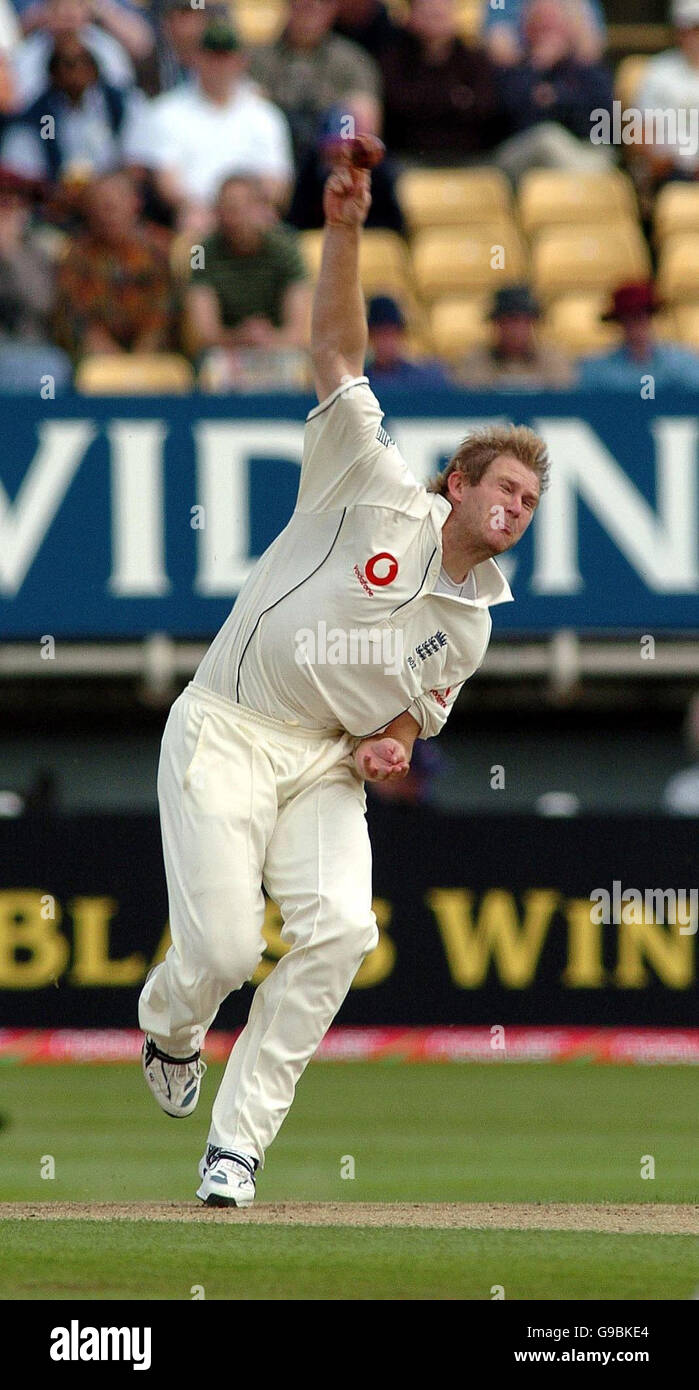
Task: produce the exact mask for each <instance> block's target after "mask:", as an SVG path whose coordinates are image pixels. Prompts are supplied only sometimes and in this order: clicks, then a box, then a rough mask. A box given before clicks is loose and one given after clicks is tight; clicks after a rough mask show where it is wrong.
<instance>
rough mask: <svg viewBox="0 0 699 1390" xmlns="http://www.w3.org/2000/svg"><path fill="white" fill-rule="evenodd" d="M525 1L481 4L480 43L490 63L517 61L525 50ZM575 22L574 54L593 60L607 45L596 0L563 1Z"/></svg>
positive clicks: (604, 23)
mask: <svg viewBox="0 0 699 1390" xmlns="http://www.w3.org/2000/svg"><path fill="white" fill-rule="evenodd" d="M528 3H529V0H507V6H506V7H505V6H504V5H503V6H501V7H499V8H496V7H493V6H492V5H489V4H487V3H486V4H484V6H483V42H484V43H485V46H486V49H487V52H488V53H489V54H490V57H491V58H492V60H493V62H494V63H497V64H499V66H501V67H510V66H511V65H512V64H513V63H520V62H521V61H522V59H523V57H524V49H525V44H526V40H525V17H526V12H527V5H528ZM567 4H568V5H569V8H570V11H571V16H572V19H573V21H574V23H575V25H576V43H575V56H576V57H577V58H578V59H579V60H580V62H581V63H596V62H598V61H599V59H600V58H601V57H602V54H603V53H604V50H605V48H606V45H607V28H606V20H605V17H604V11H603V9H602V6H601V3H600V0H567Z"/></svg>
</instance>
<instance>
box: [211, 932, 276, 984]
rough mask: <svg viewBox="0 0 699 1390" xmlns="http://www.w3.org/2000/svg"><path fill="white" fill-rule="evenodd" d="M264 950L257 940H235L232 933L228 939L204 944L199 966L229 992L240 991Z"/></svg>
mask: <svg viewBox="0 0 699 1390" xmlns="http://www.w3.org/2000/svg"><path fill="white" fill-rule="evenodd" d="M263 950H264V943H263V942H262V941H260V940H259V939H257V940H251V939H248V940H242V941H240V940H237V941H236V939H235V936H234V933H233V931H231V937H230V939H227V938H218V939H216V940H209V941H207V942H206V943H205V947H204V957H203V960H202V961H201V965H202V967H203V969H204V971H205V972H206V974H207V975H210V976H211V977H213V978H214V979H216V980H220V981H221V983H222V984H226V985H227V986H228V988H229V989H230V990H234V989H240V987H241V985H244V984H245V982H246V980H249V979H250V977H251V976H252V975H254V973H255V971H256V969H257V967H258V965H259V963H260V960H261V959H262V953H263Z"/></svg>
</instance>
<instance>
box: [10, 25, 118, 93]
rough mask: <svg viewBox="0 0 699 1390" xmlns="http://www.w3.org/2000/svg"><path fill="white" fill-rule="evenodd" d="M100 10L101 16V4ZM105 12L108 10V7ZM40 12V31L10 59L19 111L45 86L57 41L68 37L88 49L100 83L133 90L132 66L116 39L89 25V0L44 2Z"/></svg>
mask: <svg viewBox="0 0 699 1390" xmlns="http://www.w3.org/2000/svg"><path fill="white" fill-rule="evenodd" d="M99 9H100V14H101V13H102V9H103V5H102V0H100V6H99ZM104 9H105V11H107V10H108V3H107V4H105V5H104ZM42 10H43V19H42V22H41V27H40V28H39V29H37V30H36V31H35V32H34V33H32V34H30V35H29V37H28V38H26V39H25V40H24V42H23V43H21V44H19V46H18V47H17V48H16V49H15V51H14V53H13V55H12V62H13V71H14V81H15V87H16V97H17V109H18V110H23V109H24V108H25V107H27V106H31V105H32V103H33V102H35V101H36V99H37V97H39V96H40V95H41V93H42V92H43V91H44V90H45V88H46V87H47V86H48V80H49V62H50V59H51V55H52V53H53V51H54V47H55V43H56V40H62V39H64V38H67V37H70V38H73V39H80V41H81V42H82V43H83V44H84V46H85V47H86V48H87V49H89V51H90V53H91V54H92V56H93V58H94V59H95V62H96V63H97V67H98V70H99V75H100V78H101V79H102V81H103V82H105V83H107V84H108V85H109V86H110V87H117V88H119V89H120V90H123V89H124V88H127V87H131V86H133V83H134V80H135V73H134V67H133V63H132V62H131V59H130V57H129V55H128V53H127V51H126V49H125V48H124V46H123V44H122V43H120V42H119V40H118V39H116V38H115V37H114V36H113V35H112V34H107V33H105V31H104V29H102V28H100V27H99V26H98V25H97V24H94V23H92V22H91V20H92V17H93V12H94V11H93V5H92V3H91V0H45V3H44V5H43V6H42Z"/></svg>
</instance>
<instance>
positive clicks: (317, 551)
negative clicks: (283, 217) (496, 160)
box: [139, 166, 548, 1206]
mask: <svg viewBox="0 0 699 1390" xmlns="http://www.w3.org/2000/svg"><path fill="white" fill-rule="evenodd" d="M370 201H371V196H370V178H369V174H368V173H366V172H365V171H360V170H356V169H353V168H350V167H349V166H347V167H345V166H340V167H338V168H337V169H336V171H335V172H334V173H333V174H332V175H331V177H330V179H329V180H328V184H327V187H326V191H325V214H326V231H325V241H324V250H323V260H322V267H321V272H320V277H319V281H318V285H317V289H316V296H315V303H314V313H313V327H312V356H313V366H314V373H315V383H316V390H317V394H318V399H319V402H320V404H319V405H318V406H317V407H316V408H315V409H314V410H312V411H311V413H310V415H309V417H308V421H307V425H306V434H305V440H304V451H303V461H302V466H301V478H300V485H299V492H298V498H297V502H296V508H295V510H294V513H293V516H292V518H291V521H290V522H289V524H288V526H286V527H285V529H284V531H282V533H281V535H279V536H278V537H277V539H276V540H275V541H274V542H273V544H272V545H271V546H270V547H269V549H268V550H267V551H266V553H265V554H264V555H263V556H262V558H261V559H260V560H259V562H258V564H257V566H256V567H255V569H254V571H253V573H252V575H251V576H250V578H249V579H248V581H247V583H246V584H245V586H244V588H243V590H242V592H241V594H240V596H239V598H238V600H237V602H236V604H235V607H234V608H233V611H232V613H231V615H230V617H229V618H228V620H227V622H226V623H225V624H224V626H223V627H222V629H221V631H220V632H219V634H218V636H217V637H216V638H215V640H214V642H213V643H212V646H211V647H210V649H209V651H208V653H207V654H206V656H205V657H204V660H203V661H202V663H201V665H200V666H199V669H198V670H197V672H196V675H195V678H194V681H193V682H192V683H191V684H190V686H189V687H188V688H187V690H186V691H185V692H184V693H183V694H182V695H181V696H180V697H179V699H178V700H177V701H176V702H175V704H174V705H173V708H172V710H171V712H170V716H169V719H168V723H167V727H166V730H165V735H164V738H163V747H162V756H161V762H160V769H159V777H158V795H159V802H160V811H161V823H162V832H163V848H164V857H165V866H166V873H167V881H168V894H169V902H170V925H171V930H172V946H171V948H170V950H169V951H168V953H167V956H166V959H165V961H164V962H163V963H162V964H161V965H158V966H157V967H156V968H155V970H154V971H153V972H152V973H151V974H150V976H149V978H148V980H147V981H146V984H145V987H144V989H143V993H142V995H141V1001H140V1008H139V1019H140V1024H141V1027H142V1028H143V1030H144V1032H145V1033H146V1039H145V1042H144V1051H143V1067H144V1072H145V1076H146V1080H147V1082H148V1085H149V1087H150V1089H151V1090H152V1092H153V1094H154V1095H155V1098H156V1100H157V1101H158V1103H159V1104H160V1106H161V1107H162V1108H163V1109H164V1110H165V1111H166V1112H167V1113H168V1114H170V1115H175V1116H184V1115H188V1114H190V1113H191V1111H192V1110H193V1109H194V1107H195V1105H196V1103H197V1100H198V1095H199V1086H200V1078H201V1071H202V1063H201V1061H200V1056H199V1053H200V1049H201V1046H202V1042H203V1039H204V1036H205V1034H206V1030H207V1029H208V1028H209V1026H210V1024H211V1023H212V1022H213V1019H214V1017H215V1015H216V1012H217V1010H218V1008H219V1006H220V1004H221V1003H222V1001H223V1000H224V999H225V998H226V996H227V995H228V994H229V993H230V992H231V991H232V990H234V989H238V988H239V987H240V986H241V985H242V984H243V983H244V982H245V981H246V980H249V979H250V977H251V976H252V974H253V972H254V971H255V969H256V966H257V964H258V962H259V960H260V958H261V955H262V952H263V950H264V940H263V937H262V932H261V928H262V923H263V918H264V912H265V904H264V896H263V888H264V889H265V890H266V891H267V893H268V894H269V896H270V898H272V900H273V901H274V902H276V903H277V905H278V907H279V909H280V912H281V915H282V918H283V921H284V927H283V930H282V939H283V941H284V942H285V944H286V946H287V947H288V950H287V952H286V954H285V955H283V956H282V958H281V959H280V960H279V961H278V962H277V964H276V966H275V968H274V970H273V971H272V972H271V973H270V974H269V975H267V976H266V978H265V979H264V980H263V982H262V983H261V984H260V985H258V988H257V991H256V993H255V996H254V999H253V1003H252V1006H251V1009H250V1014H249V1018H248V1022H247V1025H246V1027H245V1029H244V1030H243V1032H242V1034H241V1036H240V1037H239V1039H238V1040H237V1042H236V1044H235V1047H234V1048H233V1051H232V1053H231V1056H230V1058H229V1061H228V1065H227V1068H226V1072H225V1075H224V1078H223V1081H222V1083H221V1087H220V1089H219V1092H218V1095H217V1097H216V1100H215V1103H214V1107H213V1114H212V1123H211V1129H210V1131H209V1140H208V1146H207V1150H206V1154H205V1155H204V1158H203V1159H202V1161H201V1164H200V1169H199V1171H200V1177H201V1186H200V1187H199V1189H198V1193H197V1195H198V1196H199V1198H200V1199H201V1200H202V1201H203V1202H206V1203H208V1204H210V1205H227V1204H231V1205H236V1206H248V1205H249V1204H250V1203H251V1202H252V1201H253V1199H254V1195H255V1175H256V1170H257V1168H258V1167H259V1166H260V1165H262V1163H263V1162H264V1157H265V1151H266V1149H267V1148H268V1147H269V1145H270V1144H271V1142H272V1140H273V1139H274V1137H275V1135H276V1133H277V1131H278V1129H279V1127H280V1125H281V1124H282V1122H283V1120H284V1117H285V1116H286V1114H287V1111H288V1110H289V1107H290V1105H291V1102H292V1100H293V1096H294V1089H295V1086H296V1082H297V1081H298V1078H299V1077H300V1075H301V1073H302V1072H303V1070H304V1067H305V1066H306V1063H307V1062H308V1061H309V1059H310V1057H311V1056H312V1054H313V1052H314V1051H315V1049H316V1048H317V1046H318V1044H319V1042H320V1041H321V1039H322V1037H323V1036H324V1034H325V1032H326V1030H327V1029H328V1027H329V1026H330V1024H331V1022H332V1020H333V1018H334V1017H335V1014H336V1013H337V1010H338V1009H339V1007H340V1005H341V1003H342V1001H343V999H344V997H345V995H346V993H347V990H348V989H349V987H350V985H351V983H352V980H353V978H354V976H355V974H356V971H357V969H358V968H359V965H360V964H361V962H362V960H363V959H364V957H365V956H366V955H367V954H368V952H370V951H371V950H372V949H373V948H374V947H375V946H376V944H377V941H378V932H377V927H376V919H375V917H374V913H373V911H372V894H371V850H370V845H369V838H368V832H367V826H366V821H365V817H364V811H365V805H366V802H365V790H364V783H365V781H367V780H376V781H385V780H388V779H397V778H402V777H405V776H406V775H407V772H408V770H409V766H410V758H411V754H412V749H413V744H414V742H415V739H416V738H418V737H420V738H430V737H432V736H433V735H434V734H437V733H439V731H440V729H441V728H442V727H443V725H444V723H445V722H446V719H447V717H448V714H449V711H450V709H451V708H452V706H453V704H454V701H455V699H456V696H457V694H458V691H459V689H460V687H461V685H462V684H463V682H464V681H465V680H467V679H468V677H469V676H471V675H472V674H473V672H474V671H475V670H476V669H477V668H478V666H479V665H480V664H481V662H482V660H483V657H484V655H485V651H486V647H487V645H488V639H489V637H490V630H491V619H490V613H489V606H490V605H492V604H495V603H502V602H507V601H510V600H511V598H512V595H511V593H510V590H509V587H508V585H507V582H506V580H505V579H504V577H503V575H502V574H501V572H500V570H499V568H498V566H497V564H496V562H495V559H494V557H495V556H497V555H500V554H502V553H503V552H505V551H507V550H509V549H511V547H512V546H513V545H515V544H516V543H517V541H518V540H519V539H520V537H521V536H522V535H523V534H524V532H525V530H526V529H527V527H528V525H529V523H530V522H531V519H532V517H533V515H534V512H535V510H536V506H537V503H538V500H539V495H540V491H541V488H542V487H543V486H545V484H546V479H547V470H548V460H547V455H546V447H545V445H544V443H543V441H542V440H541V439H539V438H538V436H537V435H535V434H534V433H533V431H531V430H529V429H526V428H525V427H523V426H519V427H514V426H512V427H510V428H506V429H496V430H493V431H488V432H483V433H481V434H479V435H475V436H472V437H471V438H470V439H467V440H466V441H465V442H464V444H463V445H462V446H461V448H460V449H459V450H458V452H457V453H456V454H455V456H454V458H453V459H452V461H451V463H450V464H449V465H448V466H447V468H446V469H445V470H444V472H443V473H442V474H441V476H440V477H439V479H438V480H437V481H436V482H435V484H434V485H433V487H432V488H431V489H426V488H425V487H423V486H422V485H421V484H419V483H418V482H417V481H416V479H415V478H414V477H413V475H412V473H411V472H410V470H409V468H408V466H407V464H406V463H405V462H404V460H403V459H402V457H401V455H400V453H399V451H398V449H397V447H396V445H395V443H394V441H393V440H392V439H391V437H390V435H389V434H387V432H386V430H385V429H384V428H383V425H382V423H381V421H382V413H381V408H380V406H379V403H378V401H377V400H376V398H375V396H374V395H373V393H372V391H371V389H370V387H369V384H368V382H367V379H366V377H364V376H362V370H363V365H364V357H365V353H366V346H367V323H366V311H365V306H364V298H363V295H362V291H361V287H360V280H359V247H360V239H361V230H362V227H363V225H364V222H365V220H366V216H367V213H368V210H369V204H370Z"/></svg>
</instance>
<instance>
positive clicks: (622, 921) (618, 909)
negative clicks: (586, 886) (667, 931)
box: [590, 878, 699, 936]
mask: <svg viewBox="0 0 699 1390" xmlns="http://www.w3.org/2000/svg"><path fill="white" fill-rule="evenodd" d="M590 902H591V903H593V904H594V906H592V907H591V908H590V921H591V922H593V923H594V924H595V926H601V925H604V926H605V927H609V926H615V927H619V926H627V927H631V926H642V925H643V923H644V922H658V921H660V922H669V923H670V924H671V925H672V926H676V925H677V923H678V922H679V923H680V924H681V925H680V936H696V933H697V924H698V923H699V888H643V889H641V888H622V886H621V879H619V878H615V879H614V880H613V882H612V891H611V893H610V892H609V890H608V889H607V888H593V889H592V892H591V893H590Z"/></svg>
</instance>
